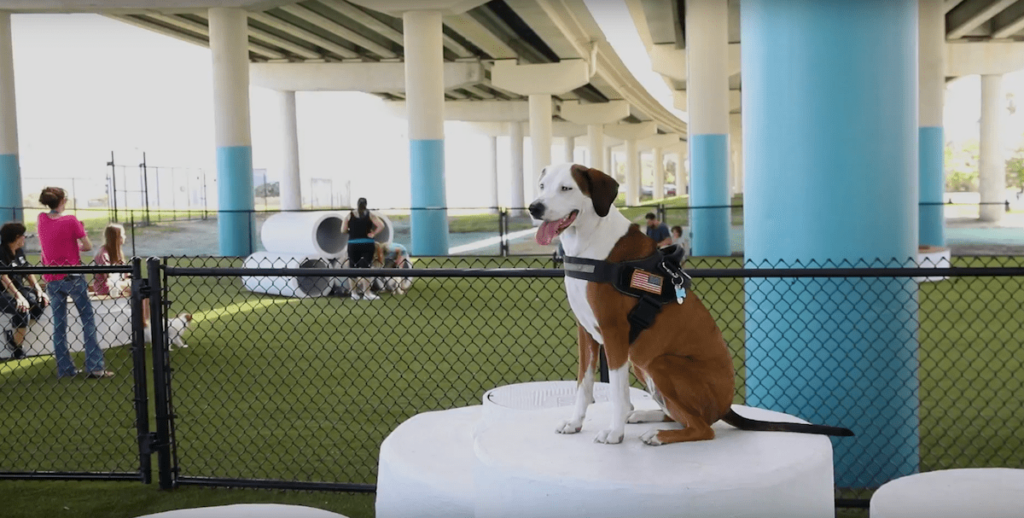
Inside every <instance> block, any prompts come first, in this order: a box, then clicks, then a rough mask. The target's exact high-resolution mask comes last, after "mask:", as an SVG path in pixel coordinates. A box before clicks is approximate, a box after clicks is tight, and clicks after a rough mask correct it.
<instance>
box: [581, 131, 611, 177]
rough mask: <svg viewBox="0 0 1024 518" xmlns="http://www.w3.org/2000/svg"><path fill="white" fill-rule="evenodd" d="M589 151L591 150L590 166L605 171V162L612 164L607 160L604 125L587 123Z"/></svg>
mask: <svg viewBox="0 0 1024 518" xmlns="http://www.w3.org/2000/svg"><path fill="white" fill-rule="evenodd" d="M587 151H589V152H590V167H591V168H593V169H597V170H598V171H604V170H605V169H604V168H605V164H607V165H609V166H610V165H611V162H610V161H607V160H605V153H606V151H607V150H606V149H605V148H604V125H603V124H589V125H587Z"/></svg>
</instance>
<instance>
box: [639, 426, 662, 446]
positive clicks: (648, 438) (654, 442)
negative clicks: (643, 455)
mask: <svg viewBox="0 0 1024 518" xmlns="http://www.w3.org/2000/svg"><path fill="white" fill-rule="evenodd" d="M640 440H641V441H643V442H644V444H649V445H651V446H661V440H660V439H658V431H657V430H648V431H646V432H644V434H643V435H641V436H640Z"/></svg>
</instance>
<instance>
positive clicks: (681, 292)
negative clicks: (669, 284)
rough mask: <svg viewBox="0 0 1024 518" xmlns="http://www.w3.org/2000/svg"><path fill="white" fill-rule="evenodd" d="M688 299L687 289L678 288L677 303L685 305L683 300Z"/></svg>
mask: <svg viewBox="0 0 1024 518" xmlns="http://www.w3.org/2000/svg"><path fill="white" fill-rule="evenodd" d="M685 298H686V288H683V287H682V286H676V302H677V303H679V304H682V303H683V299H685Z"/></svg>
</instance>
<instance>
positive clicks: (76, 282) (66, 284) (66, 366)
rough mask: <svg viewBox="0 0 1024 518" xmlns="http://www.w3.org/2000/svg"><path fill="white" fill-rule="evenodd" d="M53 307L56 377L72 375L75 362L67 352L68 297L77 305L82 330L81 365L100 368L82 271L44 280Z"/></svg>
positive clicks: (94, 324)
mask: <svg viewBox="0 0 1024 518" xmlns="http://www.w3.org/2000/svg"><path fill="white" fill-rule="evenodd" d="M46 293H47V294H49V295H50V305H51V306H52V307H53V352H54V355H55V356H56V357H57V377H58V378H61V377H64V376H74V375H75V373H76V372H77V371H76V370H75V363H74V362H73V361H72V360H71V353H70V352H68V297H69V296H70V297H71V300H72V301H73V302H74V303H75V307H76V308H78V317H79V318H80V319H81V320H82V332H83V333H85V336H84V338H85V369H86V370H87V371H89V372H95V371H102V370H104V362H103V349H100V344H99V342H97V341H96V320H95V317H94V316H93V310H92V301H91V300H89V283H88V282H86V280H85V277H84V276H82V275H75V276H70V275H69V276H65V277H64V278H63V279H61V280H59V281H50V282H48V283H46Z"/></svg>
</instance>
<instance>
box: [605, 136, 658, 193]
mask: <svg viewBox="0 0 1024 518" xmlns="http://www.w3.org/2000/svg"><path fill="white" fill-rule="evenodd" d="M657 132H658V125H657V124H656V123H654V122H653V121H651V122H641V123H638V124H608V125H606V126H605V127H604V133H605V135H609V136H612V137H615V138H618V139H622V140H624V141H625V147H626V205H629V206H635V205H640V151H639V149H638V148H637V142H638V141H640V140H643V139H645V138H648V137H653V136H654V135H655V134H657Z"/></svg>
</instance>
